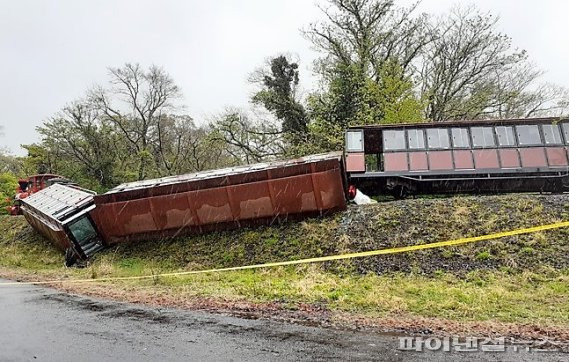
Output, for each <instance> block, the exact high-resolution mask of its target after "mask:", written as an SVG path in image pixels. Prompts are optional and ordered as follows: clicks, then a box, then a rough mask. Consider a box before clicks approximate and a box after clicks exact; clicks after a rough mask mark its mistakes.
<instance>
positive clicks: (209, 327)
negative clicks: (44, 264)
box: [0, 280, 569, 362]
mask: <svg viewBox="0 0 569 362" xmlns="http://www.w3.org/2000/svg"><path fill="white" fill-rule="evenodd" d="M1 282H5V281H2V280H0V283H1ZM398 346H399V339H398V336H395V335H381V334H374V333H368V332H356V331H343V330H335V329H325V328H318V327H307V326H299V325H293V324H287V323H281V322H275V321H269V320H247V319H240V318H235V317H231V316H224V315H217V314H210V313H205V312H194V311H181V310H176V309H157V308H150V307H144V306H138V305H133V304H127V303H118V302H111V301H104V300H99V299H94V298H86V297H81V296H74V295H68V294H65V293H62V292H59V291H57V290H53V289H48V288H42V287H35V286H15V287H0V361H97V362H99V361H113V360H118V361H137V362H138V361H156V360H158V361H161V362H163V361H268V360H274V361H299V360H306V361H314V360H339V361H346V360H356V361H358V360H361V361H367V360H377V361H424V360H427V361H447V360H448V361H451V360H452V361H456V360H464V361H508V360H511V361H531V360H535V359H540V360H549V361H560V360H568V359H569V358H568V357H569V355H567V354H563V353H556V352H547V353H546V352H542V353H539V355H536V354H535V353H533V354H532V353H527V352H511V351H510V352H500V353H487V352H486V353H484V352H478V353H450V352H442V351H437V352H409V351H400V350H398Z"/></svg>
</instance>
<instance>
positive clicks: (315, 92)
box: [0, 0, 569, 191]
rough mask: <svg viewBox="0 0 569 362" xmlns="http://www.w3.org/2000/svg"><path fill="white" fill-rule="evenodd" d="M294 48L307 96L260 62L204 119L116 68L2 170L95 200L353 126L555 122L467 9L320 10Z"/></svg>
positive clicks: (335, 144)
mask: <svg viewBox="0 0 569 362" xmlns="http://www.w3.org/2000/svg"><path fill="white" fill-rule="evenodd" d="M321 10H322V14H323V17H322V19H323V20H322V21H318V22H315V23H312V24H308V25H307V26H306V28H305V29H303V30H302V32H303V35H304V37H305V38H306V39H307V41H309V42H310V43H311V45H312V46H313V48H314V49H316V50H317V51H318V54H319V55H320V57H319V58H318V59H317V61H316V62H315V64H314V65H313V71H314V72H315V73H316V74H317V75H318V80H319V81H318V85H317V86H316V87H315V89H312V90H309V91H308V92H302V91H301V90H300V79H301V76H302V74H301V73H300V66H299V64H300V61H299V60H298V59H295V58H294V57H293V56H291V55H288V54H286V53H283V54H279V55H276V56H273V57H271V58H268V59H267V60H266V62H265V63H264V64H262V65H261V66H260V67H258V68H257V69H255V70H254V71H253V72H252V73H251V76H250V79H249V80H250V82H251V83H252V84H253V85H254V87H255V89H256V91H255V92H254V94H253V95H252V97H251V107H250V108H249V109H239V108H229V109H226V110H224V111H223V112H221V113H220V114H219V115H218V116H217V117H215V119H213V120H208V121H207V122H205V121H203V120H200V122H198V121H196V120H194V119H193V118H192V117H191V116H190V115H189V114H188V113H187V112H186V111H185V110H184V108H183V107H182V106H181V105H180V99H181V98H180V97H181V91H180V88H179V87H178V86H177V85H176V83H175V81H174V79H173V78H172V77H171V76H170V75H169V74H168V73H167V71H166V70H165V69H163V68H161V67H158V66H150V67H148V68H144V67H142V66H141V65H139V64H125V65H123V66H121V67H116V68H115V67H112V68H109V72H108V83H107V84H105V85H101V86H97V87H95V88H93V89H90V90H88V91H87V92H86V93H85V94H84V95H83V96H82V97H81V98H79V99H76V100H74V101H72V102H70V103H69V104H68V105H66V106H65V107H64V108H63V109H62V110H61V111H60V112H58V113H57V114H55V115H53V116H52V117H50V118H49V119H47V120H46V121H45V122H44V123H43V125H42V126H40V127H38V129H37V131H38V132H39V134H40V135H41V142H38V143H36V144H31V145H25V146H23V147H24V148H25V149H26V150H27V151H28V156H27V157H24V158H20V159H15V158H14V157H11V156H8V155H5V154H3V155H2V156H1V158H0V165H1V167H2V169H0V172H1V173H11V174H20V175H24V174H30V173H44V172H50V173H57V174H62V175H65V176H66V177H69V178H71V179H73V180H75V181H77V182H79V183H80V184H81V185H83V186H85V187H88V188H91V189H95V190H97V191H104V190H107V189H109V188H112V187H114V186H116V185H117V184H119V183H122V182H126V181H135V180H142V179H145V178H153V177H161V176H167V175H176V174H182V173H189V172H197V171H203V170H207V169H212V168H219V167H229V166H234V165H239V164H248V163H255V162H260V161H264V160H269V159H274V158H282V157H295V156H301V155H305V154H310V153H317V152H327V151H330V150H338V149H341V148H342V145H343V132H344V129H345V128H346V127H348V126H350V125H356V124H360V125H362V124H377V123H401V122H429V121H430V122H439V121H445V120H451V119H453V120H462V119H476V118H518V117H532V116H559V117H561V116H564V115H566V114H567V110H568V106H569V94H568V92H567V90H566V89H565V88H563V87H561V86H558V85H555V84H549V83H544V82H542V81H541V76H542V74H543V72H542V71H541V70H540V69H539V68H538V67H537V66H535V65H534V64H533V63H531V62H530V60H529V57H528V54H527V53H526V52H525V51H523V50H520V49H518V48H517V47H515V45H514V44H513V43H512V40H511V39H510V38H509V37H508V36H507V35H505V34H503V33H501V32H500V31H498V29H497V24H498V18H497V17H495V16H494V15H492V14H487V13H484V12H481V11H480V10H478V9H477V8H475V7H453V8H451V9H450V10H449V11H448V12H447V13H446V14H444V15H441V16H439V17H435V16H432V15H429V14H423V13H419V12H418V10H417V6H416V5H415V6H411V7H409V8H403V7H400V6H398V5H396V4H395V2H394V1H392V0H329V1H328V2H327V3H325V5H323V6H322V7H321Z"/></svg>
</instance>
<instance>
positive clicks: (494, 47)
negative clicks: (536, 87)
mask: <svg viewBox="0 0 569 362" xmlns="http://www.w3.org/2000/svg"><path fill="white" fill-rule="evenodd" d="M497 20H498V19H497V18H496V17H494V16H492V15H490V14H483V13H480V12H479V11H478V10H476V9H475V8H474V7H469V8H460V7H455V8H453V9H452V10H451V12H450V13H449V14H448V16H445V17H442V18H441V19H439V21H438V22H436V23H435V24H433V25H431V26H430V32H431V34H432V39H433V41H432V42H431V43H430V44H429V46H428V47H427V48H426V51H425V53H424V59H423V61H422V69H421V74H420V81H421V82H422V94H423V95H425V97H426V99H427V102H428V105H427V110H426V115H427V118H429V119H431V120H433V121H442V120H446V119H465V118H477V117H480V116H482V115H484V114H488V113H492V112H493V110H494V108H496V107H499V104H497V102H500V99H499V97H497V96H498V95H499V94H500V93H501V94H502V95H504V94H503V92H501V90H500V89H499V88H497V85H498V84H499V83H500V82H499V80H500V77H502V76H503V75H504V74H508V73H510V72H512V71H513V70H515V69H519V68H518V67H519V65H520V64H522V63H523V62H525V61H526V58H527V56H526V52H525V51H519V50H517V49H514V48H513V47H512V44H511V39H510V38H509V37H508V36H506V35H504V34H501V33H499V32H498V31H497V30H496V22H497ZM528 71H530V72H531V70H528ZM533 77H534V75H532V74H530V73H528V77H527V78H526V79H525V80H526V81H527V80H530V81H531V78H533Z"/></svg>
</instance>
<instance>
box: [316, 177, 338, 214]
mask: <svg viewBox="0 0 569 362" xmlns="http://www.w3.org/2000/svg"><path fill="white" fill-rule="evenodd" d="M312 177H313V179H314V189H315V192H316V194H317V195H320V198H321V200H322V205H321V209H320V211H326V210H333V209H336V208H338V207H339V206H342V205H344V203H345V199H344V193H343V192H339V191H340V190H342V189H343V185H342V174H341V171H340V169H339V168H337V169H334V170H328V171H324V172H319V173H314V174H313V176H312Z"/></svg>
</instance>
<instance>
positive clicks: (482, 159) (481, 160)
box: [472, 150, 500, 169]
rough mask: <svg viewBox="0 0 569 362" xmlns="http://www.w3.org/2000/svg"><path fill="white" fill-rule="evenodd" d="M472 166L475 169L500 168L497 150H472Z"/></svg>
mask: <svg viewBox="0 0 569 362" xmlns="http://www.w3.org/2000/svg"><path fill="white" fill-rule="evenodd" d="M472 154H473V156H474V166H475V167H476V168H477V169H492V168H500V164H499V162H498V152H497V151H496V150H474V151H472Z"/></svg>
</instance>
